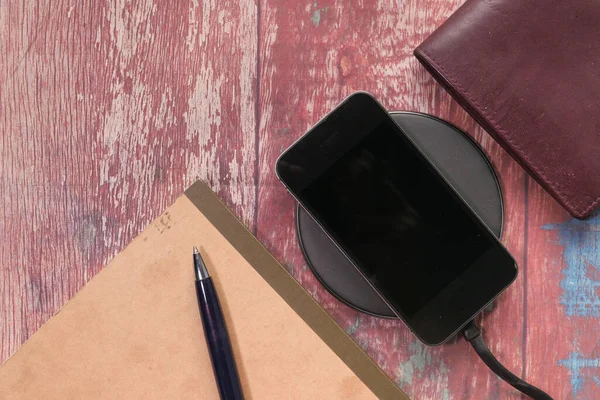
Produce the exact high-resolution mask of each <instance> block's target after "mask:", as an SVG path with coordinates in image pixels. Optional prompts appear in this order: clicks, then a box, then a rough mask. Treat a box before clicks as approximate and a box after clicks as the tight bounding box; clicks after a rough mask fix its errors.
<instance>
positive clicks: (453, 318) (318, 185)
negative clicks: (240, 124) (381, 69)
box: [278, 94, 516, 341]
mask: <svg viewBox="0 0 600 400" xmlns="http://www.w3.org/2000/svg"><path fill="white" fill-rule="evenodd" d="M355 96H358V97H359V98H358V99H354V102H353V98H352V97H351V98H350V99H349V100H347V102H346V104H345V107H344V106H342V107H341V108H340V111H339V113H338V114H337V115H336V112H335V111H334V113H333V114H332V115H331V116H330V117H329V118H327V119H325V120H324V121H323V123H322V124H320V125H319V126H318V127H317V128H315V130H316V131H318V132H317V133H316V134H315V135H314V136H313V137H311V138H309V143H304V144H301V145H300V147H299V148H300V149H301V150H300V153H302V152H305V154H304V156H305V157H306V160H310V161H309V162H298V160H299V158H297V157H298V156H300V155H301V154H299V153H298V152H297V150H296V152H294V151H292V152H291V154H289V155H290V157H288V158H286V156H285V154H284V155H283V156H282V158H281V159H280V164H281V165H278V169H279V167H281V169H282V170H283V171H279V173H280V176H281V175H283V176H281V177H282V179H284V181H285V179H286V178H284V176H287V178H288V180H289V178H292V180H294V178H293V177H294V176H296V177H297V178H298V179H296V181H295V182H294V183H295V185H294V183H292V186H294V187H293V188H291V190H292V192H293V193H294V194H295V195H296V197H297V198H298V200H299V201H300V202H301V204H302V205H303V206H304V207H305V208H306V209H307V211H308V212H309V213H310V214H311V215H312V216H313V217H314V218H315V219H316V220H317V222H319V223H320V224H321V226H322V227H323V228H324V229H325V230H326V231H327V232H328V234H329V235H330V236H331V237H332V238H333V239H334V240H335V241H336V242H337V243H338V245H339V246H340V247H341V248H342V250H343V251H344V252H345V253H346V254H347V255H348V256H349V258H350V259H351V260H352V261H353V262H354V264H355V265H356V266H357V268H359V270H360V271H361V272H362V273H363V275H364V276H365V277H366V278H367V279H368V280H369V281H370V282H371V284H372V285H373V286H374V287H375V289H376V290H377V291H378V292H379V293H380V294H381V295H382V296H383V297H384V299H385V300H386V301H387V302H388V304H390V306H391V307H392V308H393V309H394V310H395V311H396V312H397V313H398V314H399V316H401V317H402V318H403V319H404V320H405V321H407V323H409V325H411V321H412V322H414V323H415V324H416V325H417V326H411V327H413V328H416V330H419V328H421V329H424V330H432V329H433V330H435V329H438V331H439V332H437V333H436V335H440V334H441V336H443V335H444V334H448V332H450V331H452V330H455V329H458V328H459V327H460V326H457V325H460V324H462V323H463V322H464V323H466V322H468V320H466V321H462V319H465V317H464V315H463V314H465V312H464V311H465V304H470V307H466V308H469V309H471V308H472V309H473V310H474V311H472V312H476V311H478V309H479V308H478V307H483V306H485V304H479V303H482V302H486V301H487V302H489V301H490V300H492V298H493V297H495V296H496V295H497V294H498V293H499V292H500V291H501V290H502V289H503V288H504V287H506V286H507V285H508V284H509V283H510V282H511V281H512V280H513V279H514V277H515V275H516V269H515V265H514V260H513V259H512V257H510V255H509V254H508V252H506V250H504V249H503V247H502V246H501V244H500V243H499V242H498V240H497V239H496V238H495V237H494V236H493V235H492V234H491V232H490V231H489V230H487V228H486V227H485V226H484V225H483V223H482V222H481V221H480V220H479V219H478V218H477V217H476V216H475V215H474V213H473V212H472V211H471V209H470V208H469V207H468V206H467V205H466V204H465V203H464V201H463V200H462V199H461V198H460V197H459V196H458V195H457V194H456V192H455V191H454V190H453V189H452V188H451V187H450V185H449V184H448V183H447V182H446V181H445V180H444V179H443V178H442V177H441V175H440V174H439V173H438V172H437V171H436V170H435V168H434V167H433V166H432V165H431V164H430V163H429V161H428V160H427V159H426V158H425V157H424V156H423V155H422V154H421V153H420V151H418V149H417V148H416V147H415V145H414V144H413V143H412V142H411V141H410V139H408V137H407V136H406V135H405V134H404V133H403V132H402V131H401V130H400V128H399V127H398V126H397V125H396V124H395V122H394V121H393V120H392V119H391V118H390V117H389V116H387V113H385V111H384V110H383V109H381V107H380V106H379V105H378V104H377V103H376V102H375V100H373V99H372V98H370V97H369V96H365V95H364V94H359V95H355ZM365 97H366V98H365ZM348 103H350V104H348ZM369 103H374V104H369ZM365 104H367V105H365ZM360 105H362V106H363V107H359V106H360ZM375 106H376V107H375ZM358 109H362V111H363V112H362V113H360V112H357V110H358ZM348 112H350V113H352V115H348V114H346V113H348ZM361 114H362V115H361ZM361 117H362V118H369V119H370V122H365V121H363V123H362V124H359V123H356V121H355V123H352V120H355V119H356V118H361ZM344 121H345V122H344ZM328 128H329V129H328ZM340 128H341V129H340ZM344 129H345V130H346V131H344ZM310 135H311V133H309V134H308V135H307V136H310ZM344 139H345V140H344ZM303 140H304V139H301V140H300V142H302V141H303ZM300 142H298V143H297V145H298V144H299V143H300ZM310 142H312V144H311V143H310ZM297 145H296V147H297ZM311 146H312V150H313V151H312V152H311V151H310V149H311ZM297 149H298V147H297ZM302 149H303V150H302ZM300 158H302V157H300ZM294 171H295V172H294ZM492 259H493V260H494V261H490V260H492ZM482 262H485V264H486V265H482ZM490 268H494V270H493V273H489V272H490ZM471 269H479V270H477V271H470V270H471ZM486 271H487V272H486ZM499 271H500V274H499V275H498V272H499ZM482 272H483V273H484V274H485V275H486V276H487V277H490V276H494V277H495V278H500V279H499V280H498V281H497V282H495V283H494V282H492V283H491V284H487V283H486V281H485V279H484V280H482V281H477V279H478V278H477V277H478V276H479V275H481V273H482ZM481 285H483V286H481ZM486 285H487V286H486ZM448 298H449V299H450V303H452V302H453V301H454V302H455V303H456V304H455V306H456V307H457V308H462V309H463V310H462V311H454V310H452V309H448V307H447V306H448ZM486 299H487V300H486ZM436 300H437V301H438V302H439V301H444V302H446V303H447V304H445V305H443V306H442V307H439V306H436ZM474 303H475V304H474ZM440 313H442V314H443V313H446V314H447V313H456V314H457V315H444V317H442V318H441V320H442V322H439V323H440V324H441V325H443V326H441V329H440V327H437V328H436V324H435V321H434V323H433V324H432V321H429V320H430V319H439V316H438V314H440ZM467 314H468V313H467ZM415 324H413V325H415ZM441 332H445V333H441ZM416 333H417V334H419V332H416ZM421 333H422V334H421V335H420V336H421V337H430V338H433V337H434V336H435V335H432V336H428V333H427V332H425V333H423V332H421ZM450 333H452V332H450ZM444 339H446V338H444ZM435 340H439V339H434V341H435Z"/></svg>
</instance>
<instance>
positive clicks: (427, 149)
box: [296, 112, 503, 318]
mask: <svg viewBox="0 0 600 400" xmlns="http://www.w3.org/2000/svg"><path fill="white" fill-rule="evenodd" d="M390 115H391V116H392V118H393V119H394V121H396V123H397V124H398V125H400V127H401V128H402V129H403V130H404V131H405V132H406V134H407V135H408V136H409V137H410V138H411V139H412V140H413V142H414V143H415V144H416V145H417V147H418V148H419V149H420V150H421V151H422V152H423V153H424V154H425V155H426V156H427V158H428V159H429V160H430V161H431V162H432V163H433V164H434V165H435V166H436V168H437V169H438V170H439V171H440V172H441V174H442V175H443V176H444V178H446V180H448V182H450V184H452V186H453V187H454V188H455V189H456V191H457V192H458V193H459V194H460V195H461V196H462V197H463V199H464V200H465V201H466V202H467V203H468V204H469V205H470V206H471V208H472V209H473V210H474V211H475V212H476V213H477V215H479V217H480V218H481V219H482V220H483V222H485V224H486V225H487V226H488V227H489V228H490V229H491V230H492V232H494V234H495V235H496V236H497V237H498V238H499V237H500V235H501V234H502V222H503V205H502V193H501V191H500V185H499V184H498V178H497V177H496V173H495V172H494V169H493V167H492V165H491V164H490V162H489V160H488V158H487V157H486V155H485V154H484V153H483V151H482V150H481V148H479V146H478V145H477V144H476V143H475V142H474V141H473V140H472V139H471V138H470V137H469V136H467V135H466V134H465V133H464V132H462V131H461V130H460V129H458V128H457V127H455V126H453V125H451V124H449V123H448V122H445V121H442V120H441V119H438V118H435V117H432V116H431V115H427V114H421V113H414V112H392V113H390ZM407 173H410V171H407ZM296 225H297V230H298V238H299V241H300V246H301V248H302V252H303V253H304V257H305V258H306V262H307V263H308V266H309V267H310V268H311V269H312V271H313V273H314V274H315V275H316V277H317V278H318V279H319V281H321V283H322V284H323V286H325V288H326V289H327V290H328V291H329V292H331V294H333V295H334V296H335V297H337V298H338V299H339V300H341V301H342V302H344V303H346V304H348V305H349V306H350V307H353V308H355V309H357V310H359V311H362V312H365V313H367V314H372V315H376V316H379V317H383V318H395V315H394V313H393V312H392V311H391V310H390V309H389V307H388V306H387V304H385V303H384V302H383V300H381V298H380V297H379V295H378V294H377V293H375V291H374V290H373V289H372V288H371V286H370V285H369V283H368V282H367V281H366V280H365V279H364V278H363V277H362V275H360V273H359V272H358V271H357V270H356V269H355V268H354V266H353V265H352V264H351V263H350V261H348V259H347V258H346V257H345V256H344V255H343V254H342V253H341V252H340V250H339V249H338V248H337V246H336V245H335V244H334V243H333V242H332V240H331V239H329V237H328V236H327V235H326V234H325V232H324V231H323V230H322V229H321V227H320V226H319V225H318V224H317V223H316V222H315V221H314V220H313V219H312V217H311V216H310V215H308V214H307V213H306V211H304V209H303V208H302V207H300V206H298V208H297V210H296Z"/></svg>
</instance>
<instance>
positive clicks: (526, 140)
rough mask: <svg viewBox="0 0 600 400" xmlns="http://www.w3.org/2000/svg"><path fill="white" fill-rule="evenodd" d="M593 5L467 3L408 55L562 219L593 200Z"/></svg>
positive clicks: (599, 95) (596, 190)
mask: <svg viewBox="0 0 600 400" xmlns="http://www.w3.org/2000/svg"><path fill="white" fill-rule="evenodd" d="M598 21H600V7H599V6H598V2H597V1H595V0H569V1H551V2H549V1H547V0H528V1H514V0H467V1H466V2H465V3H464V4H463V6H461V7H460V8H459V9H458V10H457V11H456V12H455V13H454V14H453V15H452V16H451V17H450V18H449V19H448V20H447V21H446V22H445V23H444V24H442V25H441V26H440V27H439V28H438V29H437V30H436V31H435V32H433V34H432V35H431V36H430V37H428V38H427V39H426V40H425V41H424V42H423V43H422V44H421V45H420V46H419V47H417V49H416V50H415V52H414V54H415V56H416V57H417V58H418V59H419V61H420V62H421V63H422V64H423V65H424V66H425V67H426V69H427V70H428V71H429V72H430V73H431V74H432V75H433V76H434V78H435V79H436V80H437V81H438V82H439V83H440V84H441V85H442V86H443V87H444V88H445V89H446V90H447V91H448V92H449V93H450V95H452V97H454V98H455V99H456V101H457V102H458V103H459V104H460V105H461V106H462V107H463V108H465V110H467V111H468V112H469V113H470V114H471V116H472V117H473V118H474V119H475V120H476V121H477V122H478V123H479V124H480V125H482V126H483V128H484V129H485V130H486V131H487V132H489V133H490V134H491V135H492V136H493V137H494V138H495V139H496V140H497V141H498V142H499V143H500V144H501V145H502V146H503V147H504V148H505V149H506V150H507V152H508V153H509V154H511V155H512V156H513V158H515V159H516V160H517V161H518V162H519V163H520V164H521V165H522V166H523V168H524V169H525V170H526V171H528V172H529V174H530V175H531V176H533V177H534V178H535V179H536V180H537V182H538V183H539V184H540V185H541V186H542V187H544V188H545V189H546V191H548V192H549V193H550V194H551V195H552V196H553V197H554V198H555V199H556V200H557V201H558V202H559V203H560V204H561V205H562V206H563V207H564V208H565V209H566V210H567V211H568V212H569V213H571V215H572V216H574V217H576V218H586V217H588V216H590V214H592V212H593V211H594V210H595V209H596V208H597V207H598V204H599V203H600V156H599V154H600V73H598V71H599V68H600V51H598V48H599V46H600V45H599V43H598V38H600V23H598Z"/></svg>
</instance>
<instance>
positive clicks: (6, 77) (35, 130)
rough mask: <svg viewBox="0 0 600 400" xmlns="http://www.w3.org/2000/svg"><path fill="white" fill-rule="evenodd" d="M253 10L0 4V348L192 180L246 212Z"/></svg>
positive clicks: (43, 316) (245, 215)
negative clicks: (0, 215)
mask: <svg viewBox="0 0 600 400" xmlns="http://www.w3.org/2000/svg"><path fill="white" fill-rule="evenodd" d="M256 9H257V8H256V4H254V2H252V1H245V2H235V3H226V2H217V1H214V2H204V3H199V2H189V3H188V2H183V1H181V2H173V3H171V2H168V3H167V2H153V1H150V0H148V1H139V2H136V3H132V2H130V1H124V0H123V1H114V2H96V1H77V2H76V1H37V2H36V1H2V2H0V22H1V23H2V28H1V32H2V33H1V35H2V40H1V41H0V46H2V47H1V48H0V82H1V83H0V84H1V86H0V87H1V92H0V104H1V106H0V107H1V109H0V112H1V114H2V118H1V121H0V124H1V125H0V127H1V128H0V129H1V132H2V134H1V138H2V139H1V141H0V177H1V179H0V185H1V187H0V191H1V193H2V207H0V209H1V210H2V212H3V215H2V219H1V221H2V222H1V223H0V234H1V237H2V238H3V239H4V241H3V245H2V250H1V251H2V253H1V261H2V267H1V269H0V340H1V341H0V359H2V360H5V359H6V358H7V357H8V356H9V355H10V354H11V353H13V352H14V351H15V350H16V349H17V347H18V346H19V345H20V344H22V343H23V342H24V341H25V340H26V339H27V338H28V337H29V336H30V335H31V334H32V333H33V332H35V330H36V329H37V328H38V327H39V326H40V325H41V324H42V323H43V322H44V321H46V320H47V319H48V318H49V317H50V316H51V315H53V314H54V313H55V312H56V311H57V310H58V309H59V308H60V306H61V305H62V304H64V303H65V301H67V300H68V299H69V298H70V297H71V296H73V294H75V293H76V292H77V290H78V289H80V288H81V286H82V285H83V284H85V282H87V281H88V280H89V279H90V278H91V277H92V276H93V275H94V274H96V273H97V272H98V271H99V270H100V268H101V266H102V265H104V264H105V263H106V262H107V261H108V260H109V259H110V258H112V257H113V256H114V255H115V254H116V253H117V252H118V251H119V250H121V249H122V248H123V247H124V246H125V245H126V244H127V243H128V242H129V241H130V240H131V239H132V238H133V237H134V236H135V235H136V234H137V233H138V232H140V231H141V229H142V228H144V227H145V226H146V225H147V224H148V222H149V221H151V220H152V219H154V218H155V217H156V216H157V215H158V214H159V213H160V212H161V211H162V210H163V209H164V208H166V206H167V205H169V204H170V203H171V202H172V201H173V199H174V198H175V197H176V196H178V195H179V194H180V193H181V192H182V191H183V190H184V189H185V188H186V187H187V186H189V185H190V184H191V183H192V182H194V181H195V180H196V179H198V178H202V179H204V180H206V181H208V182H210V184H211V185H212V187H213V188H214V189H215V190H216V191H217V192H218V193H219V194H220V195H221V197H222V198H223V199H224V200H225V201H226V202H227V203H228V205H230V206H231V207H232V208H233V209H234V211H235V212H236V213H237V215H239V216H240V217H241V218H242V220H243V221H244V222H245V223H246V224H248V225H249V226H251V227H252V226H253V224H254V223H253V217H254V209H255V206H256V204H255V192H256V189H255V176H256V174H255V168H256V166H255V164H256V163H255V154H256V152H255V138H256V135H255V132H256V118H255V115H256V114H255V109H256V107H255V104H256V100H255V99H256V96H255V90H256V85H255V82H256V76H255V71H256V68H255V65H256V61H255V60H256V45H257V37H256V26H257V19H256V16H257V15H256ZM232 49H233V50H235V51H233V50H232Z"/></svg>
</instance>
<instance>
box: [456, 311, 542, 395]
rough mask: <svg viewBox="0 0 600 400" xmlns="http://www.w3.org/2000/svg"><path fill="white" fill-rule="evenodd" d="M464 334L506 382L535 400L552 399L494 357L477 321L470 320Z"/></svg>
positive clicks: (482, 357)
mask: <svg viewBox="0 0 600 400" xmlns="http://www.w3.org/2000/svg"><path fill="white" fill-rule="evenodd" d="M462 334H463V336H464V338H465V339H466V340H467V341H468V342H469V343H471V346H473V348H474V349H475V352H476V353H477V355H478V356H479V358H481V359H482V360H483V362H484V363H485V365H487V366H488V367H489V369H491V370H492V371H494V373H495V374H496V375H498V376H499V377H500V378H502V379H504V381H506V383H508V384H509V385H511V386H512V387H514V388H515V389H517V390H518V391H520V392H521V393H524V394H526V395H527V396H529V397H531V398H532V399H534V400H552V397H550V396H549V395H548V394H547V393H545V392H544V391H542V390H541V389H538V388H536V387H535V386H532V385H530V384H529V383H527V382H525V381H524V380H522V379H521V378H519V377H518V376H516V375H515V374H513V373H512V372H510V371H509V370H508V369H506V367H504V365H502V364H500V361H498V360H497V359H496V357H494V355H493V354H492V352H491V351H490V349H489V348H488V347H487V345H486V344H485V342H484V341H483V338H482V337H481V330H480V329H479V327H478V326H477V324H476V323H475V322H473V321H471V322H469V323H468V324H467V326H466V327H465V328H464V329H463V331H462Z"/></svg>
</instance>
